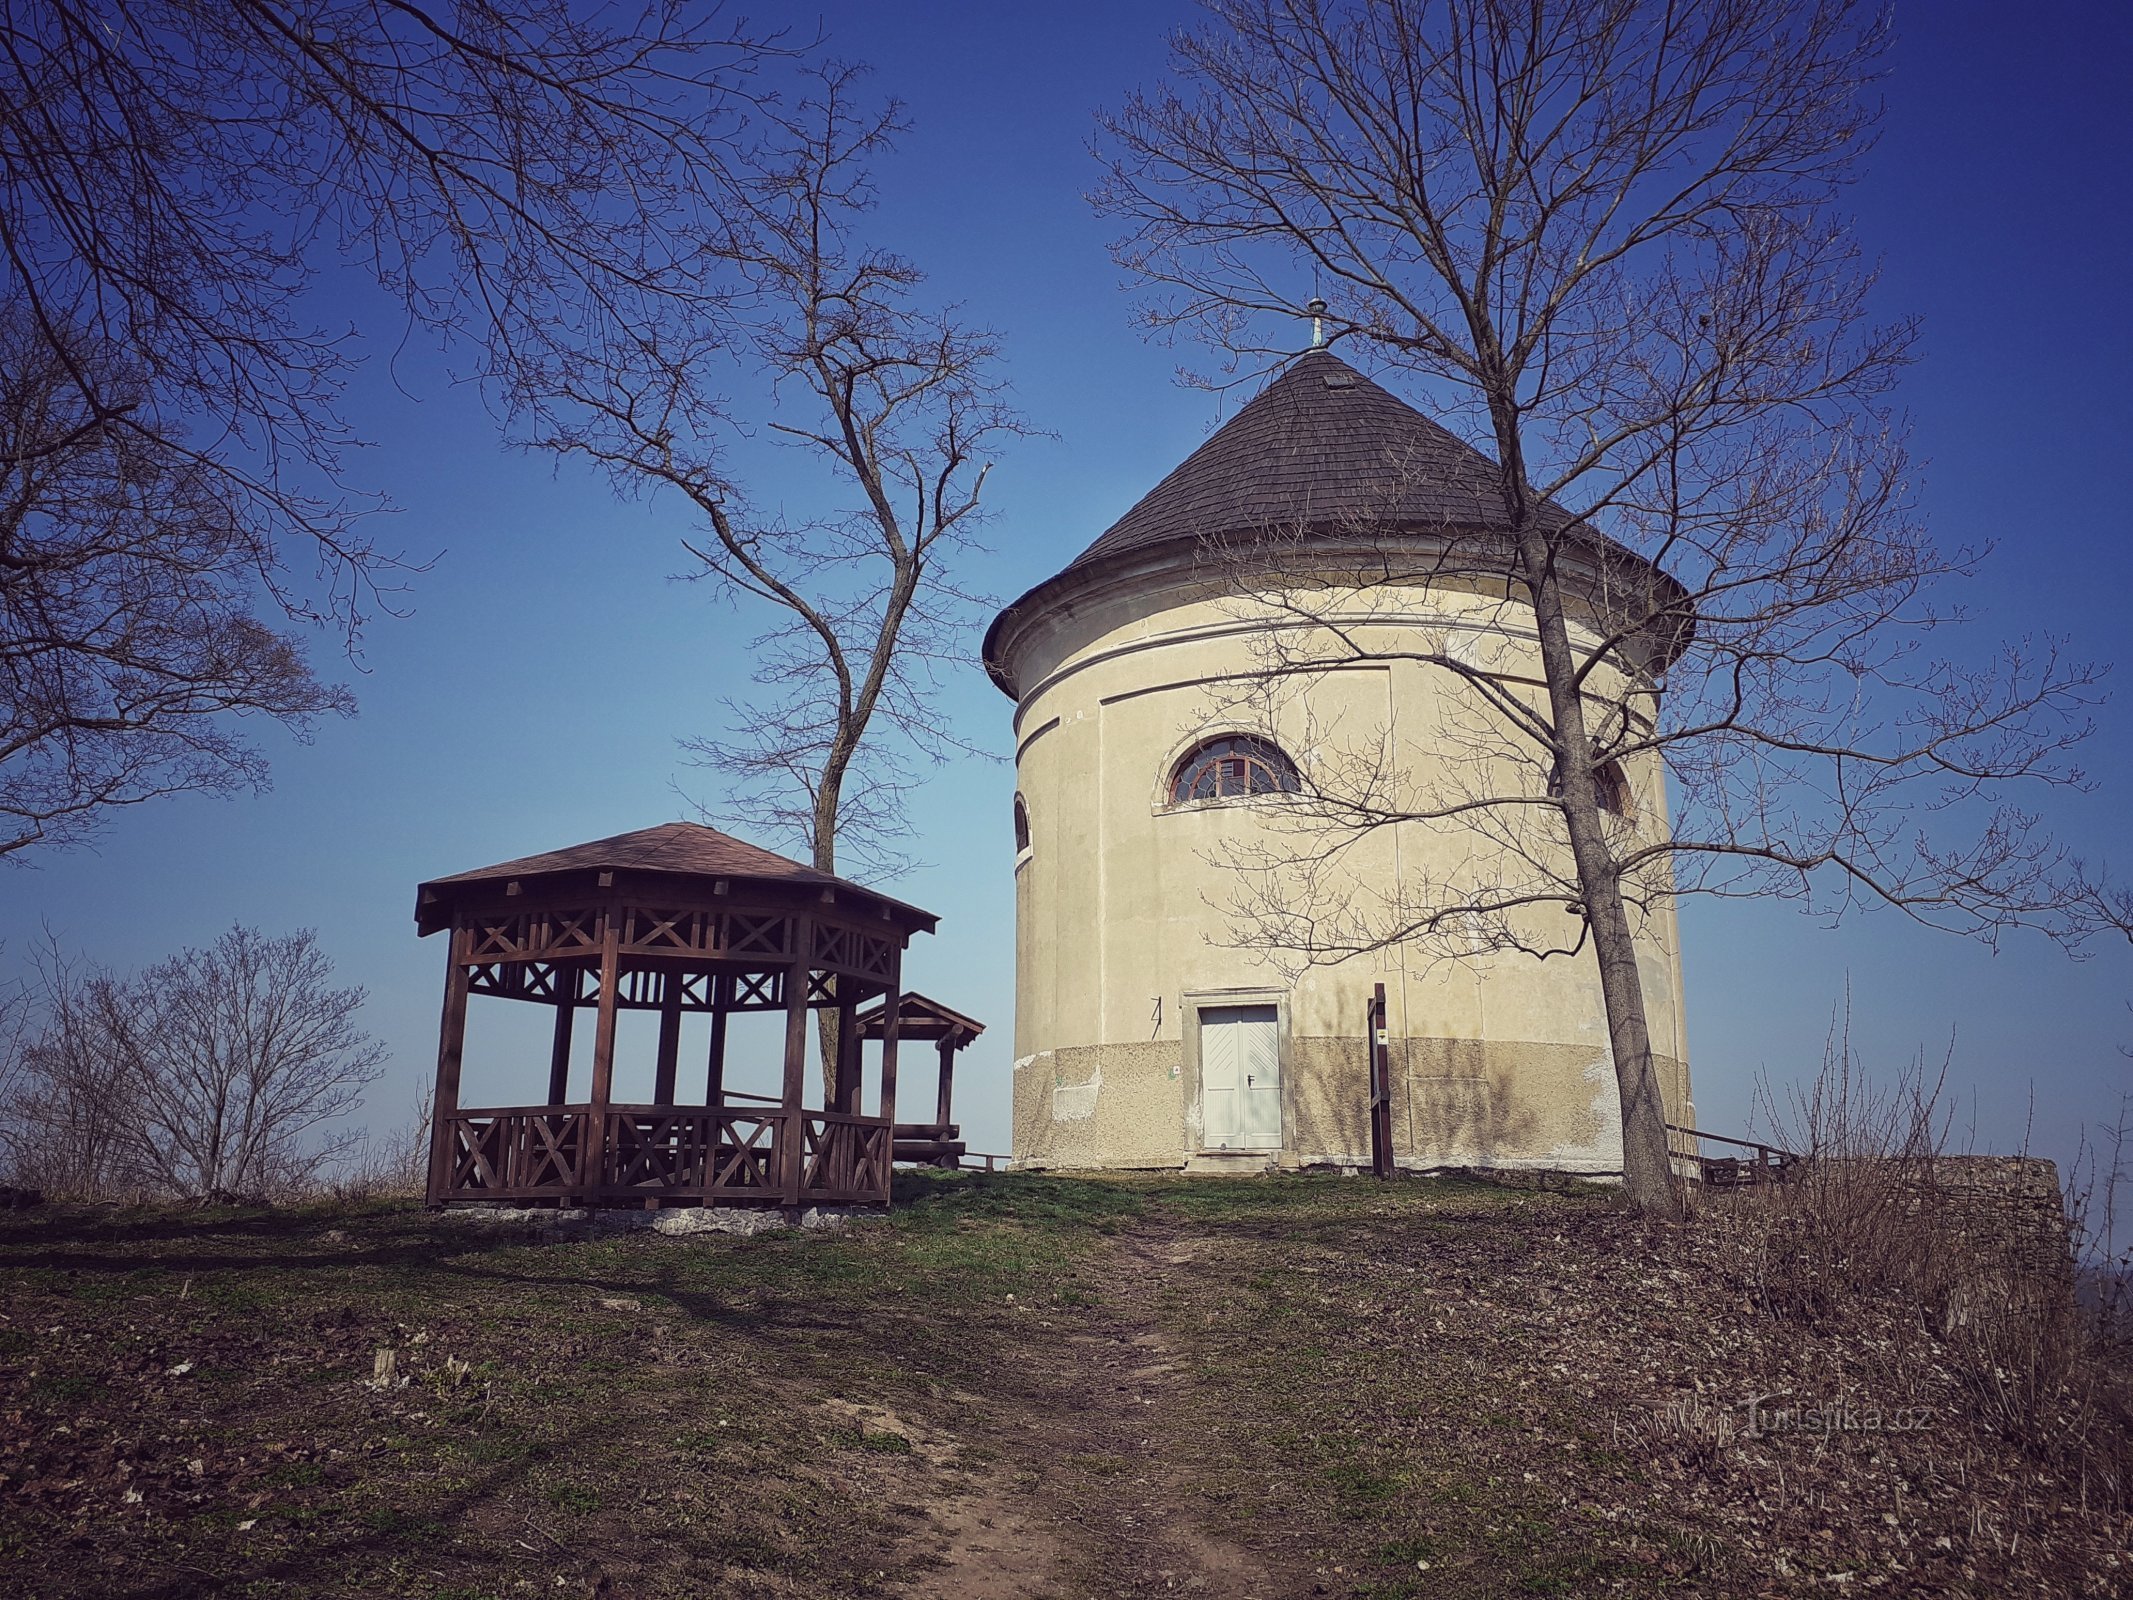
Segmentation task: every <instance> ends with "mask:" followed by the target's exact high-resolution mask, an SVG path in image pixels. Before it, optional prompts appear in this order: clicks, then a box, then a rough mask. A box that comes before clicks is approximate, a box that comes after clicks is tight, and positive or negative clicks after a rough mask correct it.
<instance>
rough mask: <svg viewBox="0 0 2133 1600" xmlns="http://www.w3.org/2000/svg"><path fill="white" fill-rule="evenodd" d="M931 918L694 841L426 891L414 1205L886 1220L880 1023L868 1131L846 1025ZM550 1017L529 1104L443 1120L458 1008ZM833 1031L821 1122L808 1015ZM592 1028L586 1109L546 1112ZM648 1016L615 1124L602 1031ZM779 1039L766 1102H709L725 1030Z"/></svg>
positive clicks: (550, 862) (603, 853)
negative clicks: (432, 965) (726, 1208)
mask: <svg viewBox="0 0 2133 1600" xmlns="http://www.w3.org/2000/svg"><path fill="white" fill-rule="evenodd" d="M938 920H939V919H937V918H936V917H934V916H933V915H932V914H931V913H929V912H925V911H920V910H919V909H917V908H916V907H915V906H908V905H905V904H904V903H903V902H901V901H899V900H892V899H890V898H889V897H887V896H886V895H881V894H876V893H875V892H874V891H873V890H871V889H864V888H861V887H860V886H859V885H858V884H855V883H847V882H845V881H844V880H843V879H842V878H836V877H832V876H830V875H829V874H827V873H822V872H817V871H814V870H813V869H812V868H809V867H804V866H802V865H800V864H799V863H798V862H796V861H788V860H787V859H785V857H783V856H780V855H774V854H772V853H771V852H770V851H768V850H761V849H758V848H756V847H755V846H754V845H750V844H745V843H743V842H742V841H741V840H739V839H735V838H732V837H730V836H728V835H726V834H723V833H720V832H718V831H717V830H716V829H714V828H706V827H700V826H698V825H696V824H694V823H687V822H670V823H667V824H665V825H664V826H662V827H657V828H646V829H644V830H643V831H641V832H638V833H626V834H622V835H620V836H618V837H616V838H613V839H601V840H597V841H595V842H594V843H591V844H581V845H574V846H572V847H571V848H569V849H567V850H556V851H551V852H550V853H548V854H546V855H539V856H528V857H526V858H524V859H523V860H519V861H507V862H504V863H503V864H502V865H500V866H494V867H483V868H481V869H480V870H478V871H475V872H462V873H457V874H455V875H453V876H452V877H449V878H437V879H433V880H432V881H431V882H428V883H425V884H423V885H422V886H421V888H420V889H419V890H418V891H417V893H416V905H415V924H416V927H417V929H418V931H419V932H420V933H422V934H423V935H428V934H432V933H436V932H438V931H439V930H445V929H448V930H450V934H451V951H450V956H449V960H448V963H447V966H446V973H445V995H444V1022H443V1027H442V1030H441V1037H440V1040H439V1046H438V1052H437V1099H436V1110H435V1120H434V1123H433V1126H432V1135H431V1144H430V1169H429V1203H430V1204H431V1205H433V1206H438V1205H444V1204H448V1203H451V1202H457V1201H513V1202H517V1203H521V1204H524V1203H527V1202H534V1203H541V1202H551V1203H558V1204H573V1205H606V1206H613V1205H643V1206H659V1205H696V1204H706V1205H759V1206H802V1205H823V1204H836V1205H850V1204H881V1205H886V1204H887V1203H888V1199H889V1172H890V1166H891V1162H892V1159H893V1155H894V1132H893V1130H894V1127H895V1121H896V1046H897V1039H898V1036H899V1032H900V1028H899V1022H900V1008H898V1009H892V1010H890V1011H889V1013H888V1015H887V1018H886V1021H885V1025H884V1026H883V1027H882V1028H881V1029H880V1030H879V1031H878V1033H877V1034H876V1037H878V1038H879V1041H880V1045H881V1089H880V1110H879V1114H878V1115H875V1116H871V1117H869V1116H862V1115H861V1114H860V1109H859V1108H860V1104H861V1101H860V1080H861V1034H862V1030H861V1028H860V1027H859V1025H858V1012H859V1008H860V1007H861V1006H862V1005H863V1004H864V1003H865V1002H867V1001H868V1000H871V999H875V998H877V997H882V996H887V995H899V994H901V992H902V991H901V986H900V982H899V980H900V977H901V973H902V966H903V952H904V946H905V945H906V944H907V943H908V942H909V941H910V937H911V935H912V934H913V933H930V932H932V931H933V929H934V927H935V925H936V923H937V921H938ZM477 994H485V995H496V996H500V997H502V998H505V999H511V1000H523V1001H530V1002H533V1003H536V1004H540V1005H546V1006H550V1007H552V1008H553V1009H554V1011H555V1033H554V1044H553V1047H552V1050H551V1052H550V1057H549V1062H548V1075H547V1088H548V1093H547V1099H546V1101H545V1102H544V1103H543V1104H540V1105H519V1106H501V1107H486V1108H479V1109H477V1108H470V1107H465V1106H462V1105H460V1103H459V1078H460V1058H461V1052H462V1048H463V1045H464V1041H465V1038H466V1020H467V1001H468V998H469V996H471V995H477ZM825 1007H833V1008H835V1009H836V1010H837V1011H838V1012H839V1013H840V1015H841V1017H842V1022H843V1025H842V1026H841V1027H840V1028H839V1030H838V1037H839V1038H840V1039H841V1040H842V1041H843V1043H842V1044H841V1045H840V1049H839V1053H840V1055H841V1056H842V1060H841V1061H840V1062H839V1071H838V1074H837V1082H838V1091H837V1098H836V1103H835V1104H833V1105H829V1106H824V1107H822V1108H820V1109H810V1108H809V1107H808V1106H807V1104H806V1100H807V1081H808V1077H809V1073H808V1070H807V1035H808V1013H809V1011H811V1010H817V1009H822V1008H825ZM587 1009H590V1010H591V1011H592V1012H593V1013H594V1030H595V1031H594V1035H593V1050H592V1074H591V1082H590V1085H589V1092H588V1094H587V1097H586V1099H585V1100H583V1101H582V1102H576V1103H566V1101H567V1100H568V1096H569V1075H570V1057H571V1041H572V1032H573V1029H574V1028H575V1026H576V1019H577V1014H578V1012H580V1011H581V1010H587ZM624 1011H654V1012H657V1013H658V1015H659V1046H658V1056H657V1060H656V1063H655V1067H654V1075H653V1090H652V1099H651V1103H649V1104H645V1105H617V1104H615V1103H614V1097H613V1093H612V1090H613V1084H614V1066H615V1023H616V1019H617V1017H618V1016H619V1015H620V1013H622V1012H624ZM750 1011H776V1012H782V1013H783V1014H784V1017H785V1038H784V1060H783V1066H784V1079H783V1092H782V1094H781V1095H779V1096H778V1097H776V1098H771V1097H768V1096H763V1095H750V1094H741V1093H738V1092H736V1091H733V1090H729V1089H728V1088H727V1087H726V1081H725V1080H726V1034H727V1019H728V1018H729V1017H731V1016H732V1015H734V1014H736V1013H740V1012H750ZM687 1012H708V1013H709V1014H710V1018H711V1037H710V1049H709V1057H708V1060H707V1061H706V1062H705V1064H704V1076H703V1079H702V1082H703V1086H704V1092H703V1097H702V1099H701V1101H697V1100H696V1099H695V1098H694V1097H693V1096H692V1097H691V1099H690V1101H689V1102H688V1103H683V1102H682V1101H681V1100H680V1072H681V1062H680V1045H681V1019H682V1016H683V1015H684V1013H687Z"/></svg>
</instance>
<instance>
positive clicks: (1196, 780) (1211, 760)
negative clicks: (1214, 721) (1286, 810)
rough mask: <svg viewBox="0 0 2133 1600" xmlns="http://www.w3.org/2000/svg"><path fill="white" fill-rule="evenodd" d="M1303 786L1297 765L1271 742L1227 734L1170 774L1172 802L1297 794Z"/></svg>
mask: <svg viewBox="0 0 2133 1600" xmlns="http://www.w3.org/2000/svg"><path fill="white" fill-rule="evenodd" d="M1302 787H1303V778H1302V777H1301V775H1299V774H1298V772H1297V770H1296V763H1295V762H1293V761H1291V760H1290V759H1289V758H1288V755H1287V754H1286V753H1285V752H1284V751H1283V750H1282V748H1281V747H1280V746H1279V745H1277V744H1275V743H1274V742H1273V741H1272V740H1271V739H1261V738H1256V737H1254V736H1253V735H1251V734H1245V733H1234V734H1225V735H1224V736H1223V737H1221V738H1219V739H1210V740H1208V741H1207V742H1206V743H1205V744H1202V745H1199V746H1196V747H1195V748H1194V749H1193V750H1192V751H1191V752H1189V753H1188V754H1187V755H1186V757H1185V759H1184V760H1182V761H1180V762H1179V763H1178V764H1177V766H1176V768H1175V769H1174V770H1173V771H1172V772H1171V775H1170V803H1171V804H1172V805H1184V804H1186V803H1188V802H1189V801H1194V800H1228V799H1241V798H1243V797H1245V796H1247V795H1255V794H1294V793H1295V792H1296V791H1297V790H1299V789H1301V788H1302Z"/></svg>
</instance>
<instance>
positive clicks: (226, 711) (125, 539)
mask: <svg viewBox="0 0 2133 1600" xmlns="http://www.w3.org/2000/svg"><path fill="white" fill-rule="evenodd" d="M128 369H130V376H129V375H128ZM78 373H94V374H95V375H96V378H95V381H96V382H97V383H98V385H99V387H100V389H101V391H102V392H103V394H104V395H105V396H106V397H107V398H109V399H110V400H111V401H112V402H113V403H116V404H121V405H132V404H134V403H135V402H136V401H141V400H144V399H145V398H146V396H147V394H148V392H149V391H150V390H151V389H152V388H153V384H152V381H151V380H150V379H149V378H148V377H147V375H146V374H145V372H143V371H142V370H141V366H140V363H139V361H138V360H137V359H135V358H133V357H131V356H128V355H126V354H124V353H123V352H119V351H114V350H111V349H109V348H96V347H94V346H93V344H92V341H91V340H90V338H89V337H88V336H86V335H83V336H80V337H78V338H77V339H76V340H75V341H74V342H72V343H71V344H69V345H68V347H67V350H66V353H65V358H64V359H61V357H60V356H58V355H57V354H55V352H54V351H53V350H52V349H51V348H50V347H49V346H48V345H47V344H46V343H45V341H44V339H43V337H42V335H41V334H40V332H39V331H38V330H37V329H35V328H33V327H31V326H30V325H29V324H28V322H27V320H26V319H25V318H24V317H23V316H21V315H19V314H10V313H7V312H4V311H0V856H6V855H9V854H11V853H13V852H15V851H18V850H21V849H23V848H25V847H26V846H28V845H31V844H33V843H37V842H39V841H42V842H45V843H48V844H49V843H57V842H61V841H64V840H67V839H69V838H73V837H77V836H79V835H80V834H82V833H83V832H85V831H87V830H88V829H89V828H91V827H92V826H93V825H94V823H95V822H96V820H97V819H98V818H99V817H101V816H102V815H104V814H105V813H107V812H108V811H109V810H110V809H111V808H113V807H115V806H125V805H132V804H136V803H138V802H140V801H143V800H148V799H152V798H154V797H156V796H159V795H166V794H174V793H178V792H181V791H186V790H207V791H224V790H228V789H230V788H233V787H238V786H243V785H251V786H253V787H258V786H261V785H263V784H264V782H265V780H266V764H265V762H264V760H263V759H262V758H261V756H260V755H259V753H258V751H257V749H256V748H255V747H254V746H253V745H251V744H250V743H249V742H247V741H246V740H245V739H244V738H243V737H242V736H241V734H240V732H239V728H238V725H237V719H239V718H241V717H244V716H247V715H250V716H254V717H264V718H269V719H272V720H274V721H276V722H278V723H280V724H281V725H282V726H283V727H284V728H287V729H289V730H291V731H292V732H295V733H297V734H298V735H299V736H302V735H303V734H304V733H305V732H306V730H307V729H308V728H309V726H310V724H311V722H312V720H313V719H314V718H315V717H317V716H318V715H320V714H321V713H342V714H345V713H347V712H349V711H350V710H352V709H353V703H352V701H351V698H350V696H349V695H348V693H347V691H346V690H344V689H340V688H336V687H332V686H328V685H325V684H322V683H320V682H319V681H318V680H317V679H316V678H315V677H314V676H313V674H312V671H311V668H310V667H309V665H308V664H307V663H306V660H305V655H304V649H303V645H302V642H301V641H300V640H299V639H297V638H296V637H294V636H293V635H292V634H290V633H289V632H287V631H285V630H277V629H274V628H270V627H268V626H266V625H265V624H263V623H261V622H260V621H259V620H258V613H259V612H260V611H261V610H262V609H263V606H262V602H263V601H267V600H268V599H269V597H270V596H271V593H272V592H273V590H274V588H275V587H276V586H277V584H278V583H279V582H280V581H281V579H282V577H283V576H284V574H283V565H282V555H281V550H280V548H279V541H278V540H277V538H276V536H275V530H274V527H273V517H272V514H271V512H267V513H262V510H261V508H260V507H259V505H258V503H257V499H256V497H255V496H252V495H249V494H246V493H245V492H243V489H242V487H241V485H240V484H239V483H238V482H237V481H236V480H235V479H233V478H232V477H231V476H229V475H228V474H224V473H218V472H215V471H213V470H211V469H209V468H208V467H206V466H204V465H203V464H202V463H201V462H200V461H199V460H198V458H197V457H196V456H195V455H194V454H193V453H192V452H191V451H189V450H186V449H183V448H177V447H173V445H172V444H171V443H170V442H169V441H168V440H167V439H165V438H164V437H162V436H160V435H159V434H158V433H156V432H155V431H154V430H148V429H141V428H135V427H126V426H122V425H120V424H119V423H117V422H114V421H112V420H110V419H108V418H105V419H99V418H98V417H97V416H96V415H95V414H94V413H93V412H92V411H91V410H90V409H89V404H88V402H87V401H86V400H85V399H84V398H83V396H82V393H81V390H80V388H79V386H78V385H77V384H76V382H75V381H74V380H75V375H76V374H78Z"/></svg>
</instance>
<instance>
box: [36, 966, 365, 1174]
mask: <svg viewBox="0 0 2133 1600" xmlns="http://www.w3.org/2000/svg"><path fill="white" fill-rule="evenodd" d="M332 976H333V963H332V962H331V961H329V960H328V959H327V958H326V956H325V954H324V952H323V951H321V950H320V949H319V947H318V941H317V939H316V937H315V936H314V935H313V934H312V933H311V932H310V931H309V930H308V929H305V930H301V931H299V932H296V933H292V934H287V935H283V936H281V937H279V938H270V937H267V936H265V935H262V934H260V933H258V932H256V931H254V930H253V929H250V928H244V927H233V928H231V929H230V931H229V932H228V933H225V934H224V935H223V936H222V937H221V938H220V939H218V940H216V941H215V943H214V944H212V945H210V946H208V947H207V948H206V949H202V950H186V951H184V952H182V953H180V954H178V955H175V956H172V957H171V958H170V959H169V960H167V961H161V962H158V963H157V964H156V965H154V966H152V967H149V968H147V969H146V970H145V971H143V972H141V973H139V974H137V975H135V976H133V977H130V978H128V977H123V976H120V975H118V974H115V973H112V972H110V971H108V970H105V969H102V968H94V967H84V966H82V965H81V964H79V963H78V962H74V961H70V960H68V959H67V958H65V957H63V956H61V955H60V954H59V952H58V950H57V948H56V946H55V947H54V948H53V949H52V951H51V952H50V953H49V954H48V956H47V957H46V958H45V959H44V960H43V961H42V963H41V967H40V977H41V980H42V981H41V983H40V985H39V989H38V993H37V995H36V1000H37V1012H38V1014H37V1021H36V1026H35V1028H34V1030H33V1032H32V1033H31V1036H30V1044H29V1047H28V1050H27V1052H26V1056H25V1068H26V1072H25V1077H26V1078H27V1080H28V1083H27V1091H26V1092H25V1093H23V1094H21V1095H20V1096H18V1098H17V1101H16V1106H15V1119H14V1121H15V1126H16V1129H17V1130H18V1157H19V1158H21V1160H20V1163H19V1164H21V1165H23V1166H24V1168H25V1170H27V1171H30V1172H32V1173H34V1174H36V1175H37V1176H38V1177H40V1178H41V1179H42V1180H43V1186H44V1187H47V1188H51V1189H54V1190H56V1191H58V1192H61V1193H71V1194H81V1195H94V1194H101V1193H108V1192H110V1191H111V1190H113V1189H114V1188H126V1187H134V1186H138V1187H140V1188H143V1189H148V1190H157V1191H161V1192H163V1193H167V1194H173V1195H183V1196H198V1197H208V1198H211V1197H214V1196H217V1195H224V1194H263V1193H271V1192H277V1191H281V1190H284V1189H287V1188H288V1187H290V1186H291V1185H293V1184H295V1183H298V1182H300V1181H301V1180H303V1179H305V1178H308V1177H309V1176H311V1175H312V1174H314V1173H315V1172H316V1171H317V1170H318V1169H319V1168H320V1167H321V1166H323V1165H325V1164H326V1163H329V1162H331V1161H333V1160H335V1159H336V1158H337V1157H339V1156H340V1155H342V1154H344V1153H346V1152H347V1151H349V1150H351V1149H353V1148H354V1147H355V1146H356V1144H357V1143H358V1142H359V1140H360V1135H358V1134H356V1133H354V1132H338V1133H330V1132H326V1131H324V1130H325V1129H326V1125H327V1124H330V1123H332V1122H334V1121H336V1120H337V1119H339V1118H341V1117H343V1116H345V1115H346V1114H347V1113H348V1112H350V1111H352V1110H354V1109H355V1108H356V1107H357V1106H358V1105H360V1104H361V1101H362V1093H363V1090H364V1088H365V1087H366V1086H367V1085H369V1084H370V1083H371V1082H372V1081H373V1080H374V1079H375V1078H376V1077H377V1075H378V1069H379V1066H380V1064H381V1063H382V1062H383V1061H384V1059H385V1048H384V1046H383V1045H381V1044H379V1043H378V1042H377V1041H376V1040H374V1039H372V1038H371V1037H370V1036H369V1035H367V1034H365V1033H364V1032H362V1031H361V1030H360V1029H359V1028H358V1027H357V1026H356V1025H355V1015H356V1013H357V1011H359V1010H360V1009H361V1008H362V1004H363V999H364V993H363V991H362V990H361V989H359V988H348V989H336V988H334V987H333V986H332V982H331V980H332Z"/></svg>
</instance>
